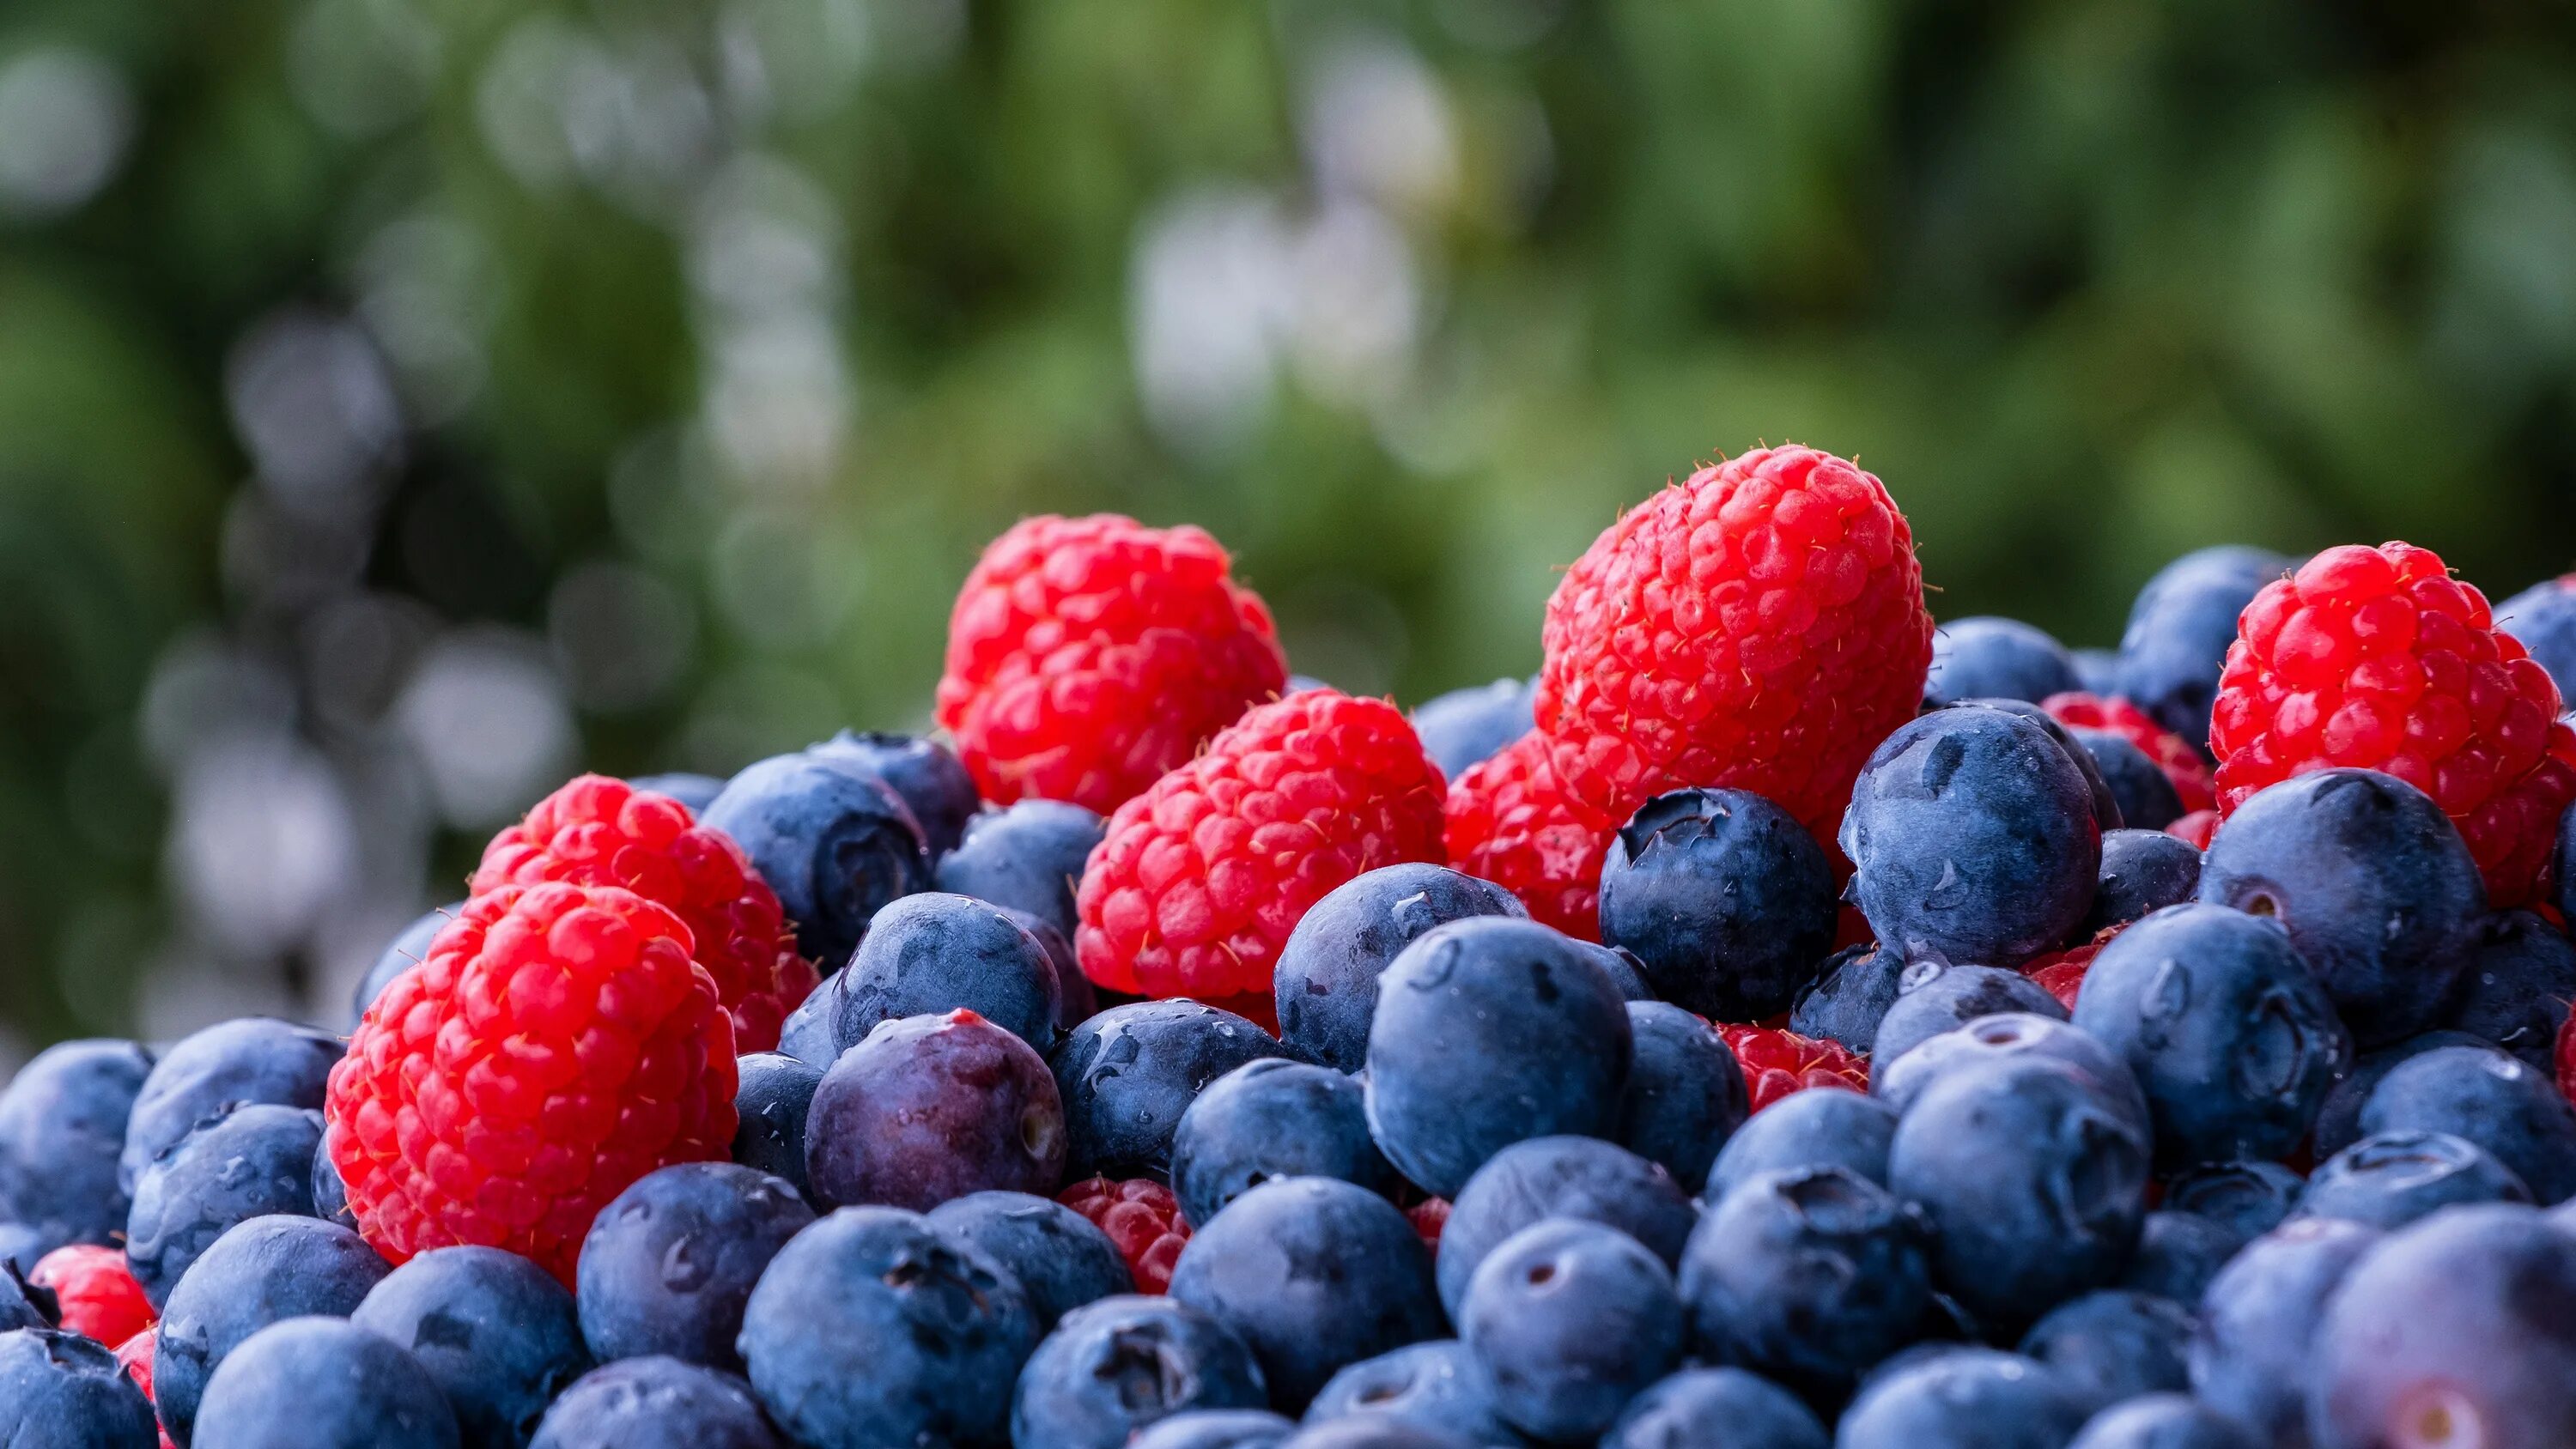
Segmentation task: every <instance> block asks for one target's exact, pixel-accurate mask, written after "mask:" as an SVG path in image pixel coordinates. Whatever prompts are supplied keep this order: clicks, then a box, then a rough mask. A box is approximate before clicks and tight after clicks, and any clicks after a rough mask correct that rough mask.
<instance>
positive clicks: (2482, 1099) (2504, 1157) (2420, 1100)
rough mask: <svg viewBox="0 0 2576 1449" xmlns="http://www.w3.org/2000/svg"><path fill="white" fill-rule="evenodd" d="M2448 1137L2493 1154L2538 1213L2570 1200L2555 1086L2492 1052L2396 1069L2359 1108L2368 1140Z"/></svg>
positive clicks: (2570, 1149)
mask: <svg viewBox="0 0 2576 1449" xmlns="http://www.w3.org/2000/svg"><path fill="white" fill-rule="evenodd" d="M2409 1129H2412V1130H2415V1131H2419V1132H2448V1133H2450V1134H2451V1135H2453V1136H2455V1137H2464V1138H2467V1139H2468V1140H2469V1141H2471V1142H2474V1143H2476V1144H2477V1145H2478V1146H2480V1147H2483V1148H2485V1149H2486V1150H2487V1151H2488V1152H2489V1153H2491V1154H2493V1155H2494V1157H2495V1159H2496V1160H2497V1161H2498V1162H2501V1163H2503V1164H2504V1165H2505V1166H2507V1167H2509V1168H2511V1169H2513V1172H2514V1175H2515V1176H2517V1177H2519V1178H2521V1179H2522V1180H2523V1183H2524V1185H2526V1186H2528V1187H2529V1188H2530V1189H2531V1195H2532V1199H2533V1200H2534V1201H2535V1202H2538V1203H2539V1204H2541V1205H2542V1206H2544V1207H2547V1206H2551V1205H2553V1204H2556V1203H2560V1202H2564V1201H2566V1200H2567V1198H2568V1197H2569V1196H2570V1195H2576V1108H2571V1107H2570V1106H2569V1105H2568V1103H2567V1099H2566V1098H2565V1097H2564V1096H2562V1095H2560V1093H2559V1091H2558V1087H2557V1084H2556V1083H2554V1082H2552V1081H2551V1080H2550V1079H2549V1078H2547V1077H2544V1076H2542V1075H2541V1074H2540V1073H2538V1072H2535V1071H2533V1070H2532V1069H2531V1068H2530V1067H2529V1066H2527V1065H2525V1064H2524V1063H2523V1062H2522V1060H2521V1059H2520V1058H2518V1057H2513V1056H2509V1055H2507V1054H2506V1053H2504V1052H2501V1051H2498V1050H2496V1049H2495V1048H2493V1047H2464V1046H2455V1047H2442V1048H2440V1049H2438V1050H2435V1051H2429V1052H2425V1053H2423V1054H2422V1055H2420V1056H2416V1057H2411V1058H2409V1059H2407V1060H2406V1061H2403V1062H2400V1063H2399V1064H2398V1065H2397V1066H2396V1067H2395V1068H2393V1069H2392V1070H2391V1071H2390V1072H2389V1073H2388V1075H2386V1076H2384V1077H2382V1078H2380V1079H2379V1085H2378V1086H2377V1087H2374V1088H2372V1089H2371V1093H2370V1099H2369V1100H2368V1101H2366V1102H2364V1103H2363V1104H2362V1107H2361V1130H2362V1131H2364V1132H2367V1133H2380V1132H2398V1131H2405V1130H2409Z"/></svg>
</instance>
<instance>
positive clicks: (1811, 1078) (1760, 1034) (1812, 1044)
mask: <svg viewBox="0 0 2576 1449" xmlns="http://www.w3.org/2000/svg"><path fill="white" fill-rule="evenodd" d="M1717 1033H1718V1035H1720V1036H1722V1037H1724V1038H1726V1046H1727V1049H1728V1050H1729V1051H1732V1052H1734V1053H1735V1062H1736V1065H1737V1066H1739V1067H1741V1068H1743V1069H1744V1087H1745V1091H1746V1092H1747V1094H1748V1095H1750V1097H1751V1098H1752V1102H1753V1110H1754V1111H1756V1112H1759V1111H1761V1110H1762V1109H1763V1108H1765V1107H1768V1106H1770V1105H1771V1104H1772V1103H1774V1102H1777V1101H1779V1100H1780V1099H1781V1098H1782V1097H1785V1096H1788V1095H1789V1094H1790V1093H1791V1092H1797V1091H1803V1090H1805V1089H1806V1088H1808V1087H1850V1088H1852V1089H1853V1090H1855V1091H1861V1092H1866V1091H1868V1090H1869V1060H1868V1059H1867V1058H1865V1057H1860V1056H1855V1055H1854V1054H1853V1053H1852V1051H1851V1049H1850V1048H1848V1047H1846V1046H1844V1045H1843V1044H1842V1043H1841V1042H1837V1041H1819V1040H1816V1039H1815V1038H1813V1037H1803V1036H1800V1035H1798V1034H1797V1033H1796V1032H1794V1031H1789V1030H1787V1029H1785V1028H1782V1027H1775V1026H1746V1025H1732V1026H1730V1025H1727V1024H1725V1023H1722V1022H1721V1023H1719V1025H1718V1028H1717Z"/></svg>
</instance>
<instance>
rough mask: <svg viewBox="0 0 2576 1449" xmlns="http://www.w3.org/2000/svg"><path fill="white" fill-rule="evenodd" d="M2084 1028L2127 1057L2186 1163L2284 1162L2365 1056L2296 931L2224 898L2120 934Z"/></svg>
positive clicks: (2168, 1152) (2176, 1162) (2079, 1006)
mask: <svg viewBox="0 0 2576 1449" xmlns="http://www.w3.org/2000/svg"><path fill="white" fill-rule="evenodd" d="M2075 1025H2076V1026H2077V1027H2078V1028H2080V1029H2081V1030H2083V1031H2085V1032H2088V1033H2090V1034H2091V1035H2092V1036H2093V1037H2094V1038H2096V1039H2097V1040H2099V1041H2101V1042H2102V1043H2103V1044H2104V1045H2106V1046H2108V1047H2110V1048H2111V1049H2112V1050H2114V1051H2116V1052H2118V1053H2119V1054H2120V1055H2121V1056H2122V1057H2123V1058H2124V1059H2126V1060H2127V1062H2128V1064H2129V1069H2130V1071H2132V1072H2133V1073H2135V1074H2136V1076H2137V1080H2138V1084H2139V1085H2140V1086H2141V1087H2143V1088H2145V1090H2146V1094H2147V1101H2148V1103H2149V1104H2150V1105H2151V1106H2152V1107H2153V1108H2154V1110H2155V1119H2156V1153H2157V1156H2158V1157H2159V1158H2160V1159H2161V1160H2162V1161H2164V1162H2165V1163H2167V1164H2168V1165H2172V1166H2189V1165H2190V1164H2193V1163H2198V1162H2226V1161H2230V1160H2232V1159H2235V1158H2239V1157H2263V1158H2270V1157H2279V1156H2281V1155H2282V1154H2284V1153H2286V1152H2288V1151H2289V1150H2290V1149H2291V1148H2293V1147H2296V1146H2297V1145H2298V1144H2299V1139H2301V1138H2303V1137H2305V1136H2307V1135H2308V1128H2309V1127H2310V1126H2311V1125H2313V1124H2314V1123H2315V1121H2316V1117H2317V1109H2318V1107H2319V1106H2321V1105H2322V1104H2323V1103H2324V1101H2325V1096H2326V1092H2327V1090H2328V1089H2329V1088H2331V1087H2332V1086H2333V1085H2334V1082H2335V1079H2336V1078H2337V1077H2339V1076H2341V1075H2343V1073H2344V1070H2345V1069H2346V1068H2347V1067H2349V1066H2350V1065H2351V1064H2352V1040H2351V1038H2350V1037H2349V1036H2347V1035H2346V1034H2345V1032H2344V1029H2343V1023H2342V1022H2341V1021H2340V1020H2338V1019H2337V1018H2336V1016H2335V1009H2334V1003H2333V1002H2332V1001H2330V1000H2328V999H2327V997H2326V992H2325V988H2324V986H2323V985H2322V984H2320V983H2319V982H2318V980H2317V978H2316V975H2315V973H2313V972H2311V971H2310V970H2309V969H2308V963H2306V962H2305V961H2302V960H2300V959H2299V953H2298V952H2297V951H2295V950H2293V949H2291V945H2290V933H2289V932H2288V931H2286V930H2283V929H2282V928H2281V926H2280V923H2278V922H2277V921H2267V920H2263V919H2260V918H2258V917H2254V916H2249V915H2245V914H2243V913H2242V912H2238V911H2231V910H2227V909H2225V908H2223V907H2219V906H2210V905H2187V906H2169V907H2167V908H2166V909H2164V910H2161V911H2158V912H2156V913H2155V914H2154V915H2152V916H2149V917H2147V918H2146V919H2145V920H2142V921H2140V922H2138V923H2137V924H2136V925H2133V926H2131V927H2129V928H2128V929H2127V930H2125V931H2122V932H2121V933H2120V934H2119V935H2117V936H2115V937H2113V938H2112V939H2111V943H2110V944H2109V945H2107V946H2104V947H2103V948H2102V954H2101V955H2099V956H2097V957H2095V958H2094V960H2093V969H2092V970H2091V971H2090V972H2088V973H2087V974H2086V975H2085V978H2084V992H2083V994H2082V996H2080V997H2079V998H2078V999H2077V1000H2076V1003H2075Z"/></svg>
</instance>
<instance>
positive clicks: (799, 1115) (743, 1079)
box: [733, 1052, 823, 1192]
mask: <svg viewBox="0 0 2576 1449" xmlns="http://www.w3.org/2000/svg"><path fill="white" fill-rule="evenodd" d="M734 1067H735V1080H736V1083H737V1085H736V1086H735V1088H734V1094H733V1110H734V1115H735V1117H736V1119H737V1122H738V1125H737V1126H735V1128H734V1131H733V1160H734V1161H736V1162H739V1163H741V1164H742V1165H743V1166H745V1167H748V1168H751V1169H752V1170H753V1171H755V1172H765V1173H768V1174H769V1175H770V1176H772V1177H777V1178H784V1179H786V1180H787V1181H788V1182H791V1183H793V1184H795V1186H796V1190H797V1191H798V1192H803V1191H805V1190H806V1183H805V1119H806V1116H807V1114H808V1113H810V1112H811V1111H812V1110H813V1107H814V1089H815V1088H816V1087H819V1086H821V1085H822V1084H823V1069H822V1068H820V1067H816V1066H810V1065H808V1064H806V1063H804V1062H800V1061H798V1060H797V1059H796V1058H794V1057H791V1056H788V1055H786V1054H785V1053H783V1052H753V1053H752V1054H751V1055H749V1056H746V1057H741V1058H737V1059H736V1061H735V1063H734Z"/></svg>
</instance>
